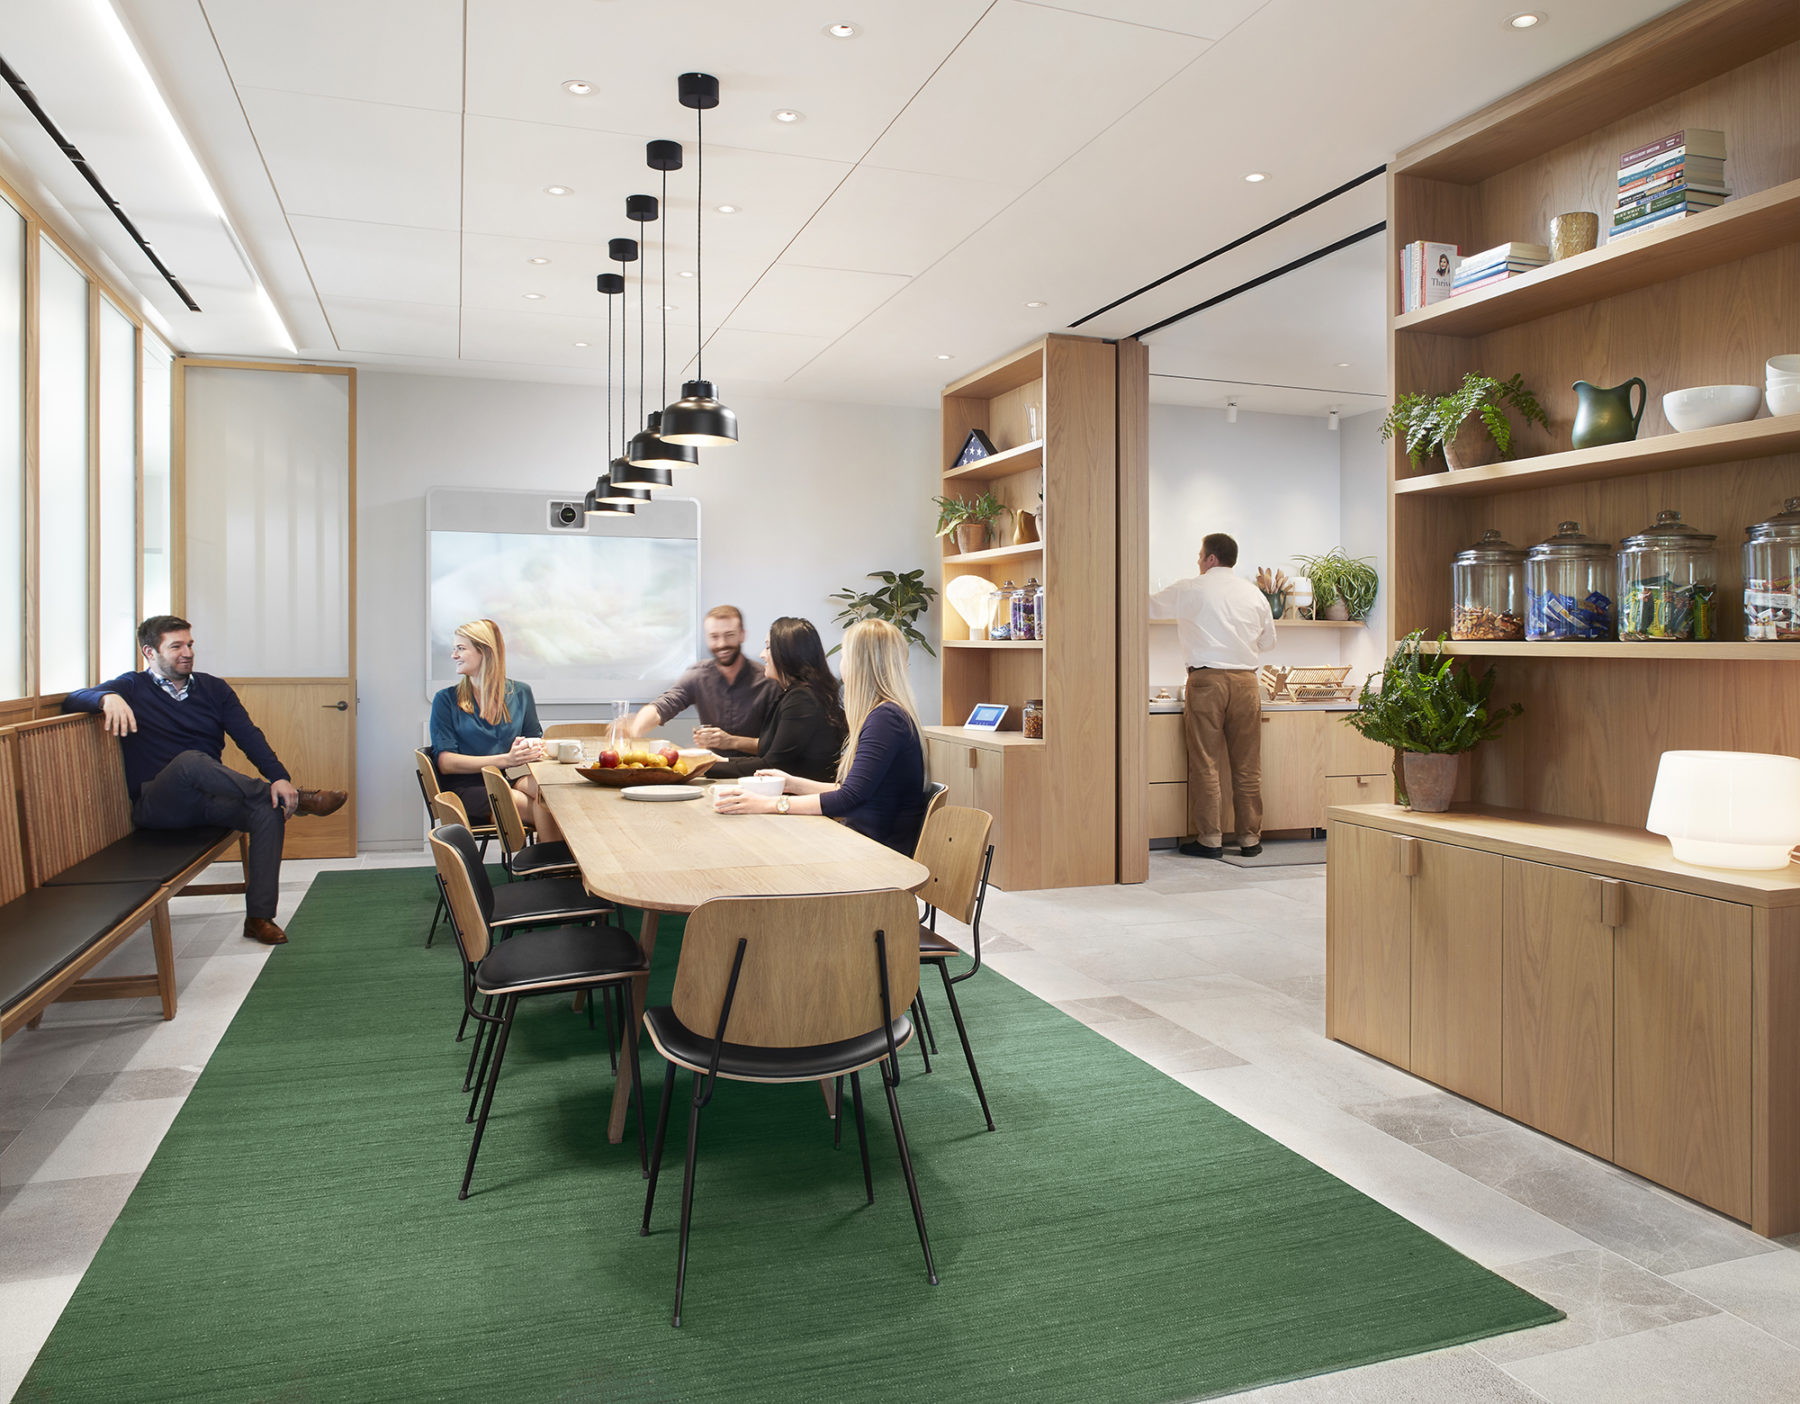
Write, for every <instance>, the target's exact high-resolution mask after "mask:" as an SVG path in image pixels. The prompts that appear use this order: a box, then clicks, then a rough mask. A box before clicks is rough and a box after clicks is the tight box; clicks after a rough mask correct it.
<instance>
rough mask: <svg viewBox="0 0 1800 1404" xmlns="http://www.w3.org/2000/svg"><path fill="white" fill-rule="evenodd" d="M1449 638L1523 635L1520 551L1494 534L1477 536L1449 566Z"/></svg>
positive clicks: (1522, 566) (1491, 532) (1523, 614)
mask: <svg viewBox="0 0 1800 1404" xmlns="http://www.w3.org/2000/svg"><path fill="white" fill-rule="evenodd" d="M1450 589H1451V594H1452V599H1451V612H1450V637H1451V638H1453V639H1522V638H1524V637H1525V553H1524V552H1523V551H1521V550H1520V549H1519V548H1518V547H1517V546H1514V545H1513V544H1512V543H1511V542H1508V541H1503V540H1501V539H1500V533H1499V532H1498V531H1493V530H1489V531H1487V532H1484V533H1483V534H1482V537H1481V540H1479V541H1477V542H1476V543H1475V544H1474V545H1473V546H1471V547H1469V549H1468V550H1466V551H1458V552H1457V553H1456V555H1455V557H1454V558H1452V560H1451V562H1450Z"/></svg>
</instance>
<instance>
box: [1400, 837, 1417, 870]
mask: <svg viewBox="0 0 1800 1404" xmlns="http://www.w3.org/2000/svg"><path fill="white" fill-rule="evenodd" d="M1420 852H1421V850H1420V848H1419V841H1418V840H1417V839H1416V838H1407V837H1404V836H1403V837H1402V838H1401V839H1400V863H1399V872H1400V876H1401V877H1417V876H1418V875H1419V857H1420Z"/></svg>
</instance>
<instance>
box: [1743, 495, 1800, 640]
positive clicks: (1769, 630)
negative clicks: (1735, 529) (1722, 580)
mask: <svg viewBox="0 0 1800 1404" xmlns="http://www.w3.org/2000/svg"><path fill="white" fill-rule="evenodd" d="M1797 581H1800V497H1790V498H1788V500H1787V501H1786V502H1783V503H1782V504H1781V511H1779V512H1778V513H1776V514H1775V515H1774V516H1773V517H1770V518H1769V520H1768V521H1766V522H1757V523H1756V524H1755V525H1754V526H1747V527H1745V528H1744V637H1745V638H1746V639H1766V640H1769V641H1777V640H1787V641H1792V640H1795V639H1800V594H1797V593H1796V582H1797Z"/></svg>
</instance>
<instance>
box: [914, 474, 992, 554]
mask: <svg viewBox="0 0 1800 1404" xmlns="http://www.w3.org/2000/svg"><path fill="white" fill-rule="evenodd" d="M931 500H932V501H933V502H934V503H935V504H936V505H937V509H938V526H937V534H938V535H939V536H948V535H950V533H951V532H955V533H956V549H957V551H958V553H959V554H961V555H965V556H966V555H968V554H969V552H971V551H983V550H986V549H987V548H988V547H989V546H991V545H992V544H993V535H994V528H993V522H994V518H995V517H998V516H999V515H1000V514H1001V513H1002V512H1004V511H1005V510H1006V505H1005V504H1004V503H1002V502H1001V501H1000V499H999V498H997V497H995V496H994V492H993V489H992V488H990V489H988V490H987V491H986V492H984V493H982V494H981V496H980V497H978V498H976V499H975V500H974V501H973V502H965V501H963V500H962V498H960V497H934V498H932V499H931Z"/></svg>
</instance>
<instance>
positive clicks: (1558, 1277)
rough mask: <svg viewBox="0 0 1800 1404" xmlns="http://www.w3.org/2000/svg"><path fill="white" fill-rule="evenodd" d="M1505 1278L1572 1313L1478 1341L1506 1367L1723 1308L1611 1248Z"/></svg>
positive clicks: (1512, 1271) (1560, 1257) (1533, 1265)
mask: <svg viewBox="0 0 1800 1404" xmlns="http://www.w3.org/2000/svg"><path fill="white" fill-rule="evenodd" d="M1506 1276H1507V1278H1508V1279H1509V1280H1510V1281H1512V1282H1516V1283H1517V1284H1518V1285H1519V1286H1521V1287H1523V1288H1524V1289H1525V1290H1526V1291H1527V1292H1530V1293H1532V1294H1533V1295H1534V1296H1537V1297H1541V1298H1542V1299H1543V1300H1545V1301H1547V1302H1549V1303H1550V1305H1551V1306H1554V1307H1558V1308H1560V1309H1561V1310H1563V1311H1564V1312H1566V1313H1568V1315H1567V1317H1566V1318H1565V1319H1564V1320H1562V1321H1553V1322H1551V1323H1550V1324H1549V1325H1548V1326H1536V1327H1533V1328H1532V1329H1531V1330H1529V1331H1513V1332H1510V1333H1508V1334H1507V1335H1504V1336H1492V1337H1490V1338H1488V1339H1487V1340H1484V1341H1477V1342H1476V1343H1475V1349H1476V1350H1478V1351H1480V1352H1481V1353H1482V1354H1483V1355H1485V1356H1487V1358H1488V1359H1489V1360H1493V1361H1496V1362H1498V1363H1500V1364H1503V1365H1504V1364H1506V1363H1507V1362H1508V1361H1512V1360H1525V1359H1529V1358H1530V1357H1532V1356H1534V1355H1548V1354H1549V1353H1550V1352H1551V1351H1557V1350H1571V1349H1573V1348H1574V1347H1576V1346H1584V1345H1588V1344H1591V1343H1592V1342H1594V1341H1604V1340H1611V1339H1612V1338H1614V1337H1615V1336H1629V1335H1632V1334H1634V1333H1636V1332H1638V1331H1652V1330H1655V1329H1656V1328H1657V1327H1659V1326H1672V1325H1674V1324H1675V1323H1676V1322H1678V1321H1692V1320H1695V1319H1696V1318H1698V1317H1702V1316H1711V1315H1713V1314H1714V1313H1715V1312H1716V1311H1717V1310H1718V1308H1717V1307H1715V1306H1714V1305H1713V1304H1712V1303H1711V1302H1707V1301H1703V1300H1702V1299H1701V1298H1699V1297H1697V1296H1695V1295H1694V1294H1693V1293H1691V1292H1684V1291H1683V1290H1682V1289H1681V1288H1680V1287H1677V1286H1676V1285H1675V1284H1674V1283H1673V1282H1670V1281H1669V1280H1668V1279H1667V1278H1663V1277H1658V1276H1657V1275H1656V1274H1655V1273H1653V1272H1647V1271H1645V1270H1644V1269H1643V1268H1641V1267H1639V1266H1637V1264H1636V1263H1628V1262H1626V1261H1625V1259H1623V1258H1621V1257H1620V1256H1619V1255H1618V1254H1616V1253H1612V1252H1609V1251H1608V1250H1606V1249H1604V1248H1584V1249H1580V1250H1578V1251H1576V1252H1573V1253H1559V1254H1557V1255H1556V1256H1555V1257H1552V1258H1540V1259H1538V1260H1537V1261H1535V1262H1529V1263H1513V1264H1511V1265H1510V1266H1509V1267H1508V1268H1507V1269H1506Z"/></svg>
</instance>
